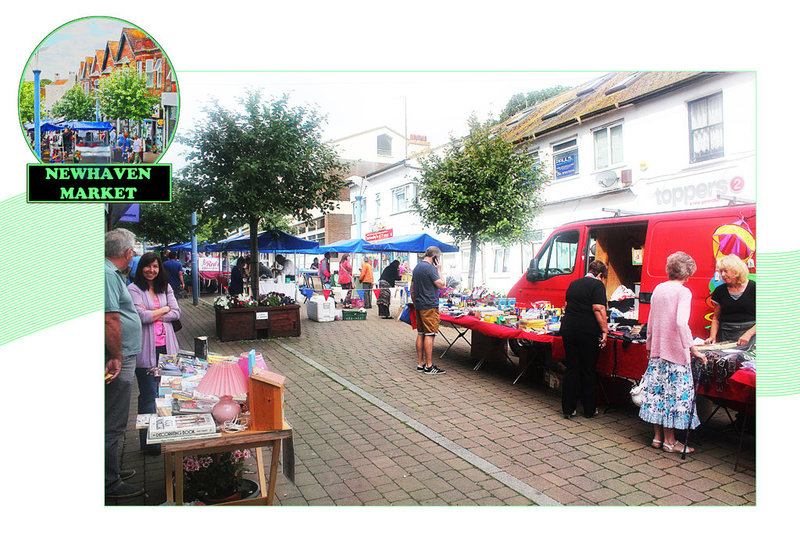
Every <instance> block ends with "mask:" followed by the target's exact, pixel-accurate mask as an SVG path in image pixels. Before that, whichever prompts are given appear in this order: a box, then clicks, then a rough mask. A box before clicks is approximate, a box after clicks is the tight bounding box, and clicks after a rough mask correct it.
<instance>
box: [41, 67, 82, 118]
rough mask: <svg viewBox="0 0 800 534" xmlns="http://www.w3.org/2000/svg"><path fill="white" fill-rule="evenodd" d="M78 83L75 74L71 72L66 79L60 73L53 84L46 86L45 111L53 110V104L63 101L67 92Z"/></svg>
mask: <svg viewBox="0 0 800 534" xmlns="http://www.w3.org/2000/svg"><path fill="white" fill-rule="evenodd" d="M77 82H78V77H77V75H76V74H75V73H74V72H70V73H69V74H68V75H67V76H66V77H62V76H61V75H59V74H58V73H56V75H55V80H53V82H52V83H50V84H48V85H45V86H44V109H46V110H48V111H49V110H51V109H53V104H55V103H56V102H58V101H59V100H61V97H63V96H64V95H65V94H66V93H67V91H69V90H70V89H72V88H73V87H74V86H75V84H76V83H77Z"/></svg>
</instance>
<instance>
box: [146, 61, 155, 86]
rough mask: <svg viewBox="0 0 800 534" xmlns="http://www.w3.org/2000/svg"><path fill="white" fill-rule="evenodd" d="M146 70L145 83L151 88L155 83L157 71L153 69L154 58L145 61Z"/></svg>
mask: <svg viewBox="0 0 800 534" xmlns="http://www.w3.org/2000/svg"><path fill="white" fill-rule="evenodd" d="M144 70H145V80H146V81H145V84H146V86H147V87H148V88H151V89H152V87H153V86H154V85H155V71H154V70H153V60H152V59H147V60H145V62H144Z"/></svg>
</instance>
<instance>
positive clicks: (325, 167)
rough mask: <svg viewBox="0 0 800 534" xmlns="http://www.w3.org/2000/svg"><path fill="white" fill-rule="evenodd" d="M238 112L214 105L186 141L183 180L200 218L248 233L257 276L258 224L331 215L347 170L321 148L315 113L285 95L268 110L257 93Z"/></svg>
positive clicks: (245, 99)
mask: <svg viewBox="0 0 800 534" xmlns="http://www.w3.org/2000/svg"><path fill="white" fill-rule="evenodd" d="M240 104H241V105H242V107H243V112H240V111H233V110H228V109H225V108H223V107H222V106H220V105H219V103H217V102H213V103H211V105H209V106H208V107H207V108H206V110H205V112H206V117H205V118H204V120H202V121H201V122H199V123H197V124H196V125H195V127H194V129H193V130H192V131H190V132H189V133H188V134H187V135H185V136H181V142H182V143H183V144H186V145H187V146H189V147H191V148H190V150H189V152H188V153H187V155H186V156H187V157H186V161H187V165H186V167H185V168H184V173H185V175H186V176H188V177H191V179H192V180H193V181H194V182H195V183H196V184H197V187H198V191H199V192H200V196H201V198H202V200H201V202H198V205H197V207H198V208H199V209H200V211H201V213H203V214H204V215H207V216H212V217H215V218H217V219H219V220H220V221H225V224H226V225H228V226H229V227H237V226H242V225H248V226H249V227H250V253H251V257H252V261H253V268H254V270H253V271H252V272H258V271H257V270H255V269H256V268H257V261H258V256H257V253H258V250H257V241H256V240H257V234H258V224H259V222H260V221H262V220H265V219H270V218H280V217H284V216H292V217H297V218H301V219H305V220H308V219H310V218H311V210H313V209H319V210H322V211H323V212H325V211H330V210H331V209H333V208H334V206H335V205H336V199H337V198H338V197H339V194H340V192H341V190H342V188H343V187H345V182H344V180H343V179H342V178H341V176H342V175H343V174H344V172H345V171H346V166H345V165H344V164H343V163H341V162H340V161H339V160H338V159H337V156H336V153H335V152H334V151H333V149H331V148H330V147H329V146H327V145H326V144H324V143H323V142H322V132H321V129H320V125H321V124H322V122H323V120H324V119H323V118H322V117H320V116H319V115H318V114H317V112H316V111H315V110H313V109H307V108H303V107H290V106H289V105H288V96H287V95H284V96H282V97H281V98H276V99H271V100H269V101H267V102H262V98H261V94H260V93H259V92H257V91H249V92H248V93H247V94H246V96H245V97H243V98H242V99H241V100H240ZM252 278H253V294H254V295H257V294H258V280H257V277H252Z"/></svg>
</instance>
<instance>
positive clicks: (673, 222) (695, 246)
mask: <svg viewBox="0 0 800 534" xmlns="http://www.w3.org/2000/svg"><path fill="white" fill-rule="evenodd" d="M741 220H743V221H744V222H745V223H746V225H747V226H749V228H750V230H751V231H752V234H753V237H755V229H756V209H755V204H740V205H733V206H726V207H721V208H704V209H696V210H685V211H674V212H662V213H651V214H646V215H632V216H623V217H611V218H605V219H594V220H588V221H580V222H574V223H571V224H566V225H564V226H561V227H560V228H558V229H556V230H555V231H554V232H553V233H552V234H551V235H550V237H549V238H548V239H547V242H546V243H545V244H544V246H542V248H541V250H540V251H539V253H538V255H537V256H536V257H535V258H534V259H533V260H531V264H530V267H529V269H528V271H527V272H526V273H525V275H524V276H523V277H522V278H521V279H520V280H519V281H518V282H517V283H516V284H515V285H514V287H512V288H511V291H510V292H509V294H508V296H509V297H513V298H516V299H517V304H518V305H523V306H527V305H529V303H534V302H536V301H540V300H546V301H550V302H551V303H552V304H553V305H554V306H557V307H561V306H564V303H565V302H564V294H565V293H566V291H567V286H568V285H569V284H570V282H572V281H573V280H575V279H577V278H579V277H581V276H584V275H585V274H586V272H587V269H588V265H589V263H591V262H592V261H593V260H595V259H598V260H601V261H603V262H604V263H605V264H606V265H608V280H607V281H606V294H607V296H608V297H610V296H611V295H612V294H613V293H614V291H615V290H616V289H617V287H619V286H620V285H624V286H625V287H627V288H629V289H631V290H632V291H635V290H636V289H637V288H638V289H639V302H638V304H639V307H638V320H639V322H640V323H646V322H647V317H648V314H649V311H650V306H649V297H650V295H651V294H652V292H653V289H654V288H655V287H656V286H657V285H658V284H660V283H661V282H664V281H666V280H667V275H666V273H665V266H666V263H667V256H669V255H670V254H672V253H673V252H675V251H678V250H682V251H684V252H686V253H687V254H689V255H690V256H692V258H694V260H695V262H697V272H696V273H695V274H694V276H692V277H691V278H690V279H689V281H688V282H687V283H686V287H688V288H689V289H690V290H691V292H692V313H691V316H690V319H689V327H690V328H691V330H692V334H693V335H694V336H695V337H700V338H706V337H708V333H707V330H706V329H707V328H708V327H709V326H710V324H711V313H712V310H713V308H712V307H711V304H710V300H709V297H710V295H711V280H712V278H713V277H714V274H715V263H716V262H715V258H714V248H713V240H712V235H713V234H714V232H715V231H716V230H717V229H718V228H720V227H721V226H723V225H729V224H734V223H736V222H737V221H741ZM748 266H749V267H750V272H751V273H754V272H755V255H754V256H753V257H752V262H748ZM613 305H614V304H613V302H610V303H609V307H613Z"/></svg>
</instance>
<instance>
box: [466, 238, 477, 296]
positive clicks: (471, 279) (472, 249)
mask: <svg viewBox="0 0 800 534" xmlns="http://www.w3.org/2000/svg"><path fill="white" fill-rule="evenodd" d="M477 259H478V236H474V235H473V236H471V237H470V238H469V275H468V277H467V284H468V285H469V289H470V290H472V289H473V288H474V287H475V260H477Z"/></svg>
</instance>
